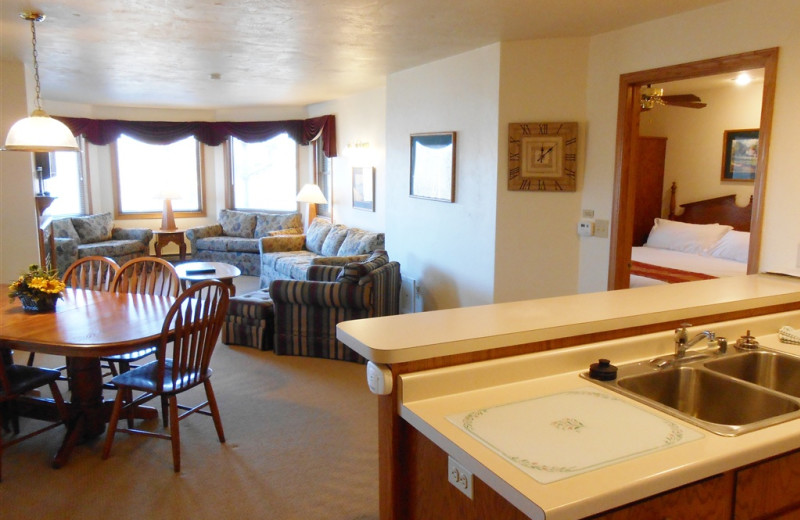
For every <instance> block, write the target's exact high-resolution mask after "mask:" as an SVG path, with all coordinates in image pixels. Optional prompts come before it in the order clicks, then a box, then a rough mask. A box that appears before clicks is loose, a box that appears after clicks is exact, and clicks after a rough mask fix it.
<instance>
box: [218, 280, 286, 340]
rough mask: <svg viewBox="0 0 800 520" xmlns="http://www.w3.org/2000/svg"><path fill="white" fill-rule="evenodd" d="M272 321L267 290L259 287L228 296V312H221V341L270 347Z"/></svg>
mask: <svg viewBox="0 0 800 520" xmlns="http://www.w3.org/2000/svg"><path fill="white" fill-rule="evenodd" d="M273 324H274V317H273V314H272V300H271V299H270V297H269V291H267V290H266V289H261V290H259V291H254V292H251V293H247V294H243V295H241V296H235V297H233V298H231V299H230V303H229V304H228V312H227V313H226V314H225V322H224V323H223V325H222V342H223V343H225V344H226V345H244V346H246V347H255V348H257V349H259V350H269V349H271V348H272V335H273V331H274V325H273Z"/></svg>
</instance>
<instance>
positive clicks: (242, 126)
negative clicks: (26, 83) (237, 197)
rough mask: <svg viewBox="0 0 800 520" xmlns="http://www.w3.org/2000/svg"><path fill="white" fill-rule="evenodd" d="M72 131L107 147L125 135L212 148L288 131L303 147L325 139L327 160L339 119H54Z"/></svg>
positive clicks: (332, 152)
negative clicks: (188, 140) (184, 141)
mask: <svg viewBox="0 0 800 520" xmlns="http://www.w3.org/2000/svg"><path fill="white" fill-rule="evenodd" d="M54 117H55V119H58V120H59V121H61V122H62V123H64V124H65V125H67V126H68V127H69V129H70V130H72V133H73V135H76V136H78V135H83V136H84V137H86V139H87V140H88V141H89V142H90V143H92V144H96V145H106V144H109V143H112V142H114V141H116V140H117V139H118V138H119V136H120V135H122V134H125V135H127V136H129V137H133V138H134V139H138V140H139V141H143V142H145V143H150V144H170V143H174V142H175V141H179V140H181V139H185V138H187V137H189V136H194V137H195V139H197V140H198V141H200V142H201V143H203V144H207V145H209V146H218V145H220V144H221V143H222V142H224V141H225V140H226V139H228V137H231V136H233V137H236V138H237V139H240V140H242V141H244V142H246V143H253V142H258V141H265V140H267V139H270V138H272V137H275V136H276V135H280V134H282V133H284V132H286V133H287V134H288V135H289V137H291V138H292V139H294V141H295V142H297V143H298V144H300V145H307V144H308V143H310V142H311V141H313V140H314V139H316V138H317V136H319V137H320V139H322V151H323V152H324V153H325V156H326V157H336V117H335V116H333V115H327V116H320V117H312V118H310V119H292V120H286V121H220V122H208V121H188V122H181V121H176V122H172V121H124V120H121V119H87V118H83V117H62V116H54Z"/></svg>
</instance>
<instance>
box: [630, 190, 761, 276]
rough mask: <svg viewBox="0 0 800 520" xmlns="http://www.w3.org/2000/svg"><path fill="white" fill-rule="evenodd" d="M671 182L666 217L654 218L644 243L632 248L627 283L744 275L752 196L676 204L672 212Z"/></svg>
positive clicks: (731, 196) (673, 191)
mask: <svg viewBox="0 0 800 520" xmlns="http://www.w3.org/2000/svg"><path fill="white" fill-rule="evenodd" d="M675 191H676V186H675V183H673V185H672V189H671V195H670V206H669V208H670V210H669V218H667V219H661V218H656V219H655V222H654V224H653V228H652V229H651V230H650V234H649V235H648V237H647V241H646V242H645V243H644V245H642V246H639V247H634V248H633V249H632V251H631V278H630V286H631V287H644V286H648V285H658V284H666V283H680V282H688V281H695V280H706V279H709V278H719V277H723V276H739V275H744V274H747V254H748V249H749V246H750V215H751V212H752V204H753V202H752V197H751V199H750V203H749V204H748V205H747V206H745V207H740V206H737V205H736V195H726V196H723V197H716V198H713V199H706V200H701V201H697V202H689V203H686V204H681V208H683V211H682V212H681V214H680V215H678V214H676V212H675V209H676V208H675Z"/></svg>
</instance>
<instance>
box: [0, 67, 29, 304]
mask: <svg viewBox="0 0 800 520" xmlns="http://www.w3.org/2000/svg"><path fill="white" fill-rule="evenodd" d="M25 93H26V91H25V71H24V67H23V65H22V64H21V63H12V62H8V61H3V62H0V136H1V137H0V138H1V139H3V141H5V136H6V135H7V134H8V129H9V128H11V125H13V124H14V123H15V122H16V121H17V120H18V119H22V118H23V117H25V116H27V115H28V108H27V102H26V94H25ZM32 160H33V159H32V156H31V154H29V153H24V152H0V282H2V283H8V282H10V281H11V280H13V279H15V278H16V277H17V276H19V275H20V274H21V272H22V271H23V270H24V269H25V268H27V266H28V265H29V264H32V263H38V261H39V252H38V251H39V249H38V247H37V245H36V244H37V242H36V210H35V209H34V205H33V194H34V191H33V164H32ZM0 297H5V294H2V295H0Z"/></svg>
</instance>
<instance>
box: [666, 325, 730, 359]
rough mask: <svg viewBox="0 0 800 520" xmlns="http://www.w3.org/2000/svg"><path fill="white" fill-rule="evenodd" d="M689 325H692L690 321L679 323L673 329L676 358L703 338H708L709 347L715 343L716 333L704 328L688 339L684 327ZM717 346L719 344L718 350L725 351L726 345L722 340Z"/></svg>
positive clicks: (680, 356)
mask: <svg viewBox="0 0 800 520" xmlns="http://www.w3.org/2000/svg"><path fill="white" fill-rule="evenodd" d="M691 326H692V324H691V323H681V326H680V327H678V328H677V329H675V357H676V358H682V357H683V356H684V354H686V351H687V350H688V349H689V348H690V347H692V346H693V345H696V344H697V343H699V342H700V341H701V340H702V339H703V338H705V339H707V340H708V346H709V347H713V346H714V345H717V337H716V334H714V333H713V332H712V331H710V330H704V331H702V332H700V333H699V334H697V335H696V336H694V337H693V338H692V339H689V333H688V332H687V331H686V327H691ZM721 339H722V338H721ZM723 341H724V340H723ZM719 346H720V351H721V352H725V347H727V342H722V343H721V344H720V345H719Z"/></svg>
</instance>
